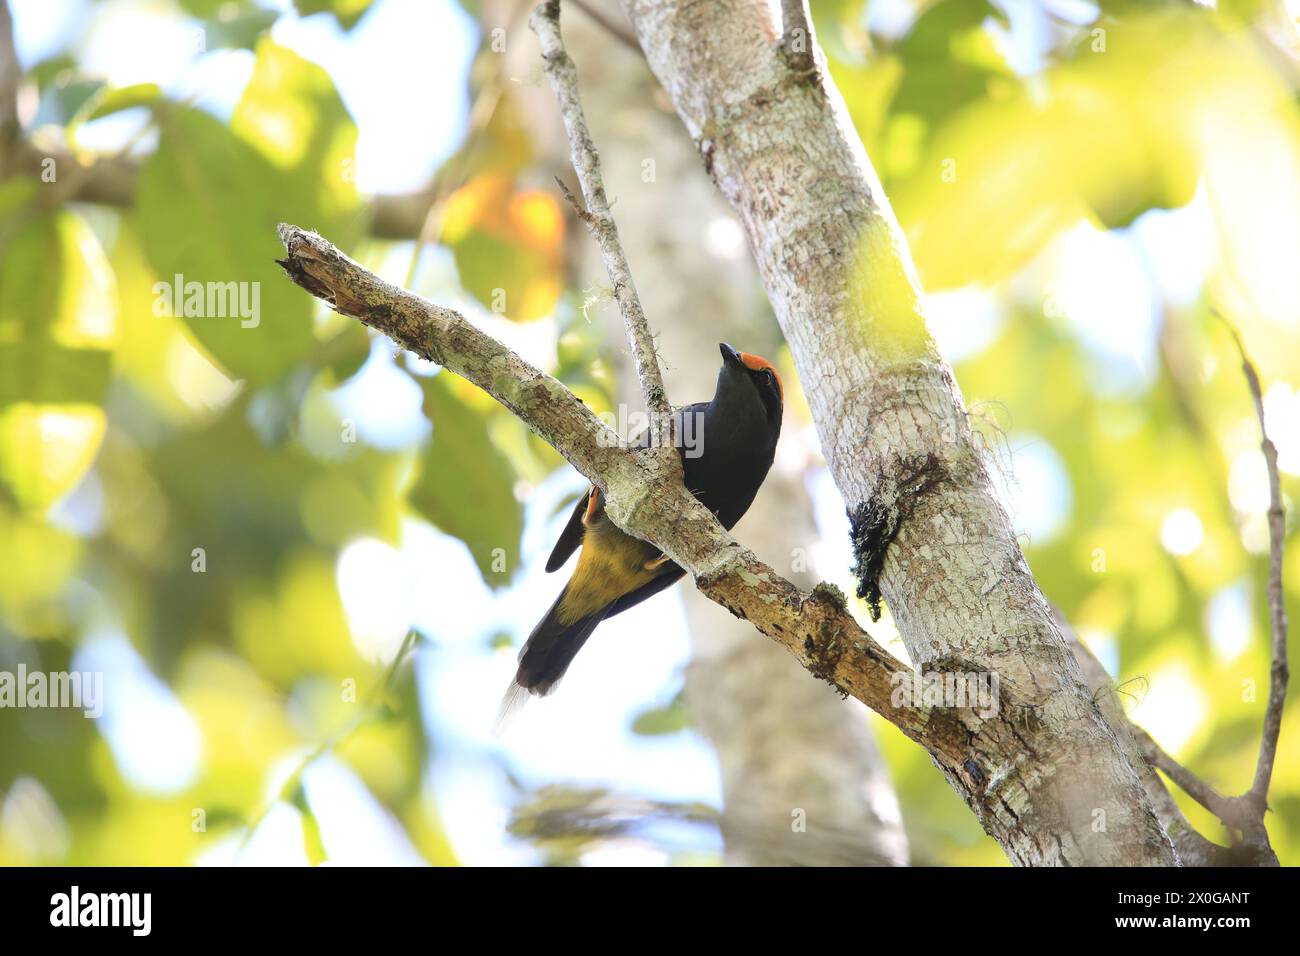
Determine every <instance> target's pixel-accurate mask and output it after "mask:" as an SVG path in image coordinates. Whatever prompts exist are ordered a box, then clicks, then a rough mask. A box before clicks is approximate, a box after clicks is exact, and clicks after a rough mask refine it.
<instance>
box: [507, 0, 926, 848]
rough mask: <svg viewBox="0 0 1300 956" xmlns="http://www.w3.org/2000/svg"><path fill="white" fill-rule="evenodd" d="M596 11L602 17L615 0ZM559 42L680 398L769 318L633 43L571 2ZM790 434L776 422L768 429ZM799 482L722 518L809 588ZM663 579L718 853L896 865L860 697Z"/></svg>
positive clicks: (887, 805) (518, 50)
mask: <svg viewBox="0 0 1300 956" xmlns="http://www.w3.org/2000/svg"><path fill="white" fill-rule="evenodd" d="M610 10H611V14H612V19H614V20H617V19H618V18H619V16H620V15H619V13H618V10H617V8H614V7H611V8H610ZM523 32H524V34H525V37H524V40H525V42H524V43H523V44H522V45H521V46H519V47H515V46H514V45H513V44H511V47H512V48H513V49H514V50H515V53H514V55H513V58H512V61H511V63H510V71H511V73H512V74H516V75H526V74H527V72H528V71H530V70H532V69H533V68H534V64H535V62H536V53H535V50H534V49H533V44H532V43H529V42H526V41H527V40H529V39H531V38H530V37H527V36H526V32H527V31H523ZM565 38H566V42H567V45H568V47H569V49H570V52H571V53H572V55H573V57H574V59H575V61H576V62H577V65H578V69H579V75H580V80H581V85H582V96H583V102H584V105H585V107H586V111H587V114H588V116H589V117H590V122H591V125H592V131H593V134H594V136H595V138H596V141H597V145H598V146H599V147H600V150H601V159H602V166H603V169H604V173H605V181H606V187H607V190H608V192H609V195H610V198H611V201H613V202H616V204H617V205H616V207H615V209H616V214H617V216H618V219H619V225H620V230H621V233H622V239H623V246H624V248H625V250H626V252H627V255H628V259H629V260H630V262H631V263H632V267H633V269H634V271H635V275H636V282H637V287H638V290H639V291H640V293H641V298H642V301H643V303H644V305H645V309H646V314H647V315H648V316H649V318H650V323H651V326H652V327H653V328H654V329H655V331H656V333H657V342H658V345H659V353H660V355H661V356H662V359H663V362H664V379H665V383H666V385H667V387H668V394H669V395H670V396H671V397H672V399H673V400H674V401H675V402H677V403H679V404H684V403H687V402H691V401H696V400H698V399H700V398H702V397H705V396H706V395H707V394H708V392H709V390H711V389H712V386H713V380H714V378H715V377H716V375H717V367H718V359H717V349H716V348H714V347H713V346H714V343H716V342H718V341H731V342H734V343H735V344H736V346H737V347H738V348H741V349H744V350H746V351H752V352H757V353H760V354H765V355H774V354H775V350H776V348H777V347H778V345H779V335H778V330H777V329H776V327H775V323H772V322H771V321H770V319H765V318H764V313H765V312H766V304H765V302H764V300H763V295H762V290H761V287H760V285H759V282H758V276H757V274H756V272H755V270H754V266H753V262H752V260H751V259H750V258H749V256H748V255H747V254H746V250H745V248H744V242H743V238H742V237H740V236H739V235H738V234H737V235H735V237H734V238H735V239H739V244H738V246H736V247H734V248H728V242H729V239H730V238H731V231H729V230H728V228H727V226H728V225H729V224H730V225H731V226H732V231H734V230H736V229H738V227H736V226H735V225H734V219H732V217H731V215H730V213H729V211H728V210H727V209H726V206H725V204H724V203H723V202H722V201H721V199H720V197H718V195H717V192H716V190H714V189H713V186H712V184H711V183H710V182H709V181H708V179H707V178H706V177H704V176H702V175H701V174H700V170H699V161H698V158H697V156H696V153H695V150H694V148H693V147H692V146H691V143H690V140H689V139H688V138H687V137H686V136H685V135H684V133H683V131H682V128H681V124H680V123H679V122H678V121H677V119H676V117H675V116H674V115H673V114H672V113H671V112H669V111H668V110H667V109H666V104H664V103H663V96H662V93H660V92H659V89H658V85H657V83H656V82H655V80H654V78H653V76H651V74H650V73H649V71H648V70H647V69H646V67H645V63H644V60H643V59H642V57H641V56H640V54H639V53H637V52H636V51H634V50H629V49H627V48H625V47H624V46H622V45H621V44H618V43H615V42H612V41H611V38H610V36H609V34H608V32H607V31H606V30H604V29H603V28H601V27H598V26H596V25H595V24H594V23H592V22H591V21H590V20H588V19H587V18H586V17H585V16H584V15H583V14H581V13H579V12H578V11H576V10H573V11H572V12H571V14H570V15H569V16H567V17H566V19H565ZM520 95H521V96H522V97H523V98H524V101H525V103H526V104H527V108H526V110H525V113H526V115H527V116H528V117H530V131H531V132H532V134H533V138H534V139H535V141H537V142H539V143H541V144H543V154H544V155H543V163H542V164H541V165H543V166H546V167H550V168H552V169H553V170H554V171H555V172H557V173H559V174H561V175H571V173H570V170H569V155H568V144H567V142H566V141H565V140H564V139H563V137H562V135H561V134H562V127H561V125H560V123H559V121H558V113H557V110H556V107H555V102H554V98H553V97H552V96H550V93H549V91H548V90H546V89H544V88H541V87H538V88H532V89H521V90H520ZM533 118H535V120H534V119H533ZM647 161H650V164H651V165H647ZM710 236H712V240H711V241H710V238H709V237H710ZM571 252H572V253H573V255H574V257H575V259H576V262H577V265H576V267H575V273H576V275H577V278H578V281H579V283H580V284H581V286H582V287H584V288H586V287H590V288H597V289H598V288H601V287H603V286H605V285H606V284H607V282H608V280H607V279H606V277H605V274H604V267H603V265H602V264H601V261H600V257H599V255H598V254H597V250H596V248H595V246H594V244H593V243H592V241H591V238H590V237H589V236H588V235H587V234H586V232H585V231H584V230H581V229H579V230H576V231H575V232H574V236H573V243H572V245H571ZM609 309H612V305H605V306H603V307H601V308H600V309H599V312H600V313H601V314H604V313H605V312H606V311H608V310H609ZM594 314H596V313H593V315H594ZM606 326H607V329H608V338H609V340H610V343H611V349H612V351H613V352H614V353H615V354H620V355H621V354H624V353H625V352H626V349H627V346H626V341H625V339H624V337H623V334H622V330H621V325H620V323H619V321H618V318H617V316H616V315H615V316H611V318H610V320H609V321H608V322H607V323H606ZM620 381H621V382H623V383H624V386H625V387H624V388H623V390H622V394H621V396H620V397H621V398H622V400H624V401H627V402H629V403H630V404H631V405H632V407H634V408H635V407H639V404H640V397H639V394H640V393H639V389H638V387H637V381H636V375H635V370H634V369H633V368H632V363H631V362H630V361H628V362H626V363H624V368H623V374H622V375H621V376H620ZM787 424H789V423H787ZM797 440H798V439H797V436H794V435H792V434H790V433H789V432H787V435H786V438H785V441H787V442H796V441H797ZM802 478H803V474H802V469H801V467H800V465H799V463H798V462H794V463H791V462H786V463H785V464H784V466H783V464H782V462H780V461H778V463H777V466H776V467H774V468H773V471H772V473H771V474H770V475H769V477H768V480H767V483H766V484H765V485H764V488H763V491H762V492H761V494H760V495H759V497H758V500H757V501H756V502H755V503H754V506H753V507H752V508H751V509H750V513H749V514H748V515H747V516H746V518H745V519H744V521H743V522H742V524H741V525H740V526H739V528H738V529H737V530H738V533H740V534H742V535H744V537H745V539H746V541H747V542H748V543H749V544H750V545H751V546H752V547H753V548H754V549H755V550H756V551H757V552H758V553H759V554H760V555H762V556H764V557H765V558H767V559H768V560H770V561H771V562H772V563H773V565H774V566H776V567H777V568H778V569H780V570H782V571H783V572H785V573H787V575H788V576H791V577H793V578H794V579H795V580H796V582H797V583H801V584H805V585H810V584H811V583H814V582H812V581H807V580H804V581H799V580H798V577H799V576H798V575H792V574H790V573H789V567H788V566H789V565H790V564H791V555H792V554H794V553H796V549H798V553H800V554H803V553H806V552H807V550H808V549H809V546H810V545H811V543H812V542H814V541H815V540H816V538H817V531H816V528H815V526H814V525H813V521H812V514H811V503H810V501H809V499H808V496H807V493H806V492H805V490H804V488H803V484H802ZM805 577H806V575H805ZM679 590H680V591H681V593H682V595H683V599H684V601H685V604H686V611H687V617H688V620H689V623H690V630H691V646H692V652H693V659H692V662H691V665H690V667H689V669H688V671H687V675H686V682H687V687H686V690H687V702H688V706H689V708H690V711H691V715H692V719H693V722H694V724H695V726H696V727H697V728H698V729H699V730H700V732H701V733H703V734H704V735H705V736H706V737H707V738H708V739H709V741H710V742H711V743H712V744H713V746H714V748H715V752H716V754H717V758H718V766H719V771H720V774H721V778H722V786H723V813H722V830H723V835H724V839H725V844H726V858H727V861H728V862H729V863H732V864H736V865H788V864H798V865H841V866H843V865H903V864H905V863H906V862H907V840H906V836H905V834H904V832H903V828H902V821H901V819H900V817H899V810H898V800H897V797H896V795H895V794H894V791H893V786H892V783H891V781H890V778H889V771H888V768H887V766H886V765H885V763H884V759H883V757H882V755H881V754H880V752H879V748H878V747H877V745H876V742H875V738H874V736H873V735H872V732H871V728H870V726H869V723H868V719H867V715H866V712H865V710H864V708H862V707H861V706H859V705H858V703H857V702H856V701H844V700H841V699H840V697H839V695H837V694H836V693H835V692H834V691H833V690H832V689H831V688H829V687H827V686H826V685H825V684H822V683H821V682H818V681H813V680H809V678H808V674H807V673H806V672H805V671H804V670H803V668H801V667H800V666H799V664H798V663H797V662H796V661H794V660H793V659H792V658H791V657H790V655H789V654H788V653H787V652H786V651H784V650H783V649H782V648H781V647H779V646H777V645H776V644H774V643H772V642H771V641H768V640H764V639H763V638H762V636H761V635H758V634H755V633H754V628H753V627H752V626H751V625H750V624H748V623H746V622H744V621H740V620H737V619H736V618H734V617H732V616H730V615H728V614H727V613H726V612H725V611H724V610H723V609H722V608H720V607H718V606H717V605H716V604H714V603H713V602H712V601H710V600H708V599H707V598H705V597H704V596H703V595H701V594H700V593H699V592H698V591H696V590H695V589H694V588H692V587H689V586H686V587H684V588H682V589H679Z"/></svg>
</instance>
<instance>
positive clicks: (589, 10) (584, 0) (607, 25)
mask: <svg viewBox="0 0 1300 956" xmlns="http://www.w3.org/2000/svg"><path fill="white" fill-rule="evenodd" d="M572 3H573V5H574V6H575V7H577V8H578V9H579V10H581V11H582V12H583V13H585V14H586V15H587V16H589V17H591V19H593V20H595V21H596V22H597V23H598V24H600V26H601V27H603V28H604V30H605V32H607V33H608V34H609V35H610V36H612V37H613V38H614V39H616V40H618V41H619V42H620V43H622V44H623V45H624V46H626V47H630V48H631V49H633V50H636V52H637V53H638V54H639V53H640V52H641V44H640V43H638V42H637V39H636V36H635V35H634V34H633V33H632V31H631V30H629V29H628V28H627V27H626V26H620V25H619V24H618V22H617V21H616V20H615V19H614V18H613V17H611V16H610V15H609V14H608V13H606V12H605V11H604V10H602V9H600V8H599V7H597V6H596V5H595V4H594V3H591V2H590V0H572Z"/></svg>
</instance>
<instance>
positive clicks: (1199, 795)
mask: <svg viewBox="0 0 1300 956" xmlns="http://www.w3.org/2000/svg"><path fill="white" fill-rule="evenodd" d="M1132 730H1133V737H1134V739H1135V740H1136V741H1137V743H1138V746H1139V747H1141V748H1142V752H1143V753H1144V754H1146V758H1147V761H1148V762H1149V763H1150V764H1151V766H1153V767H1155V768H1156V769H1157V770H1159V771H1161V772H1162V773H1163V774H1164V775H1165V776H1166V777H1168V778H1169V779H1170V780H1172V781H1173V782H1174V783H1176V784H1178V786H1179V787H1180V788H1181V789H1182V791H1183V792H1184V793H1186V794H1187V795H1188V796H1189V797H1191V798H1192V799H1193V800H1195V801H1196V802H1197V803H1199V804H1200V805H1201V806H1203V807H1205V809H1207V810H1209V811H1210V812H1211V813H1213V814H1214V815H1215V816H1216V817H1218V818H1219V819H1220V820H1222V821H1223V822H1224V823H1226V824H1228V825H1229V826H1232V827H1237V828H1240V826H1239V813H1238V810H1237V807H1236V805H1235V804H1234V803H1233V800H1232V798H1231V797H1228V796H1225V795H1224V794H1222V793H1219V791H1217V790H1215V789H1214V787H1212V786H1210V785H1209V784H1208V783H1206V782H1205V781H1204V780H1202V779H1201V778H1200V777H1198V776H1197V775H1196V774H1195V773H1193V772H1192V771H1190V770H1188V769H1187V768H1186V767H1184V766H1183V765H1182V764H1180V763H1179V762H1178V761H1177V760H1175V759H1174V758H1173V757H1171V756H1169V754H1168V753H1166V752H1165V750H1164V748H1162V747H1161V746H1160V745H1159V744H1158V743H1156V742H1155V740H1154V739H1152V737H1151V735H1150V734H1149V733H1147V732H1146V731H1145V730H1143V729H1142V728H1141V727H1138V726H1137V725H1134V726H1133V728H1132Z"/></svg>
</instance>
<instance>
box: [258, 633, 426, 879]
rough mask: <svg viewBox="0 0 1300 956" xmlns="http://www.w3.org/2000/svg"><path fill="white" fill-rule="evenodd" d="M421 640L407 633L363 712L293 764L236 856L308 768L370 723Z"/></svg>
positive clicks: (287, 797)
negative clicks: (400, 669)
mask: <svg viewBox="0 0 1300 956" xmlns="http://www.w3.org/2000/svg"><path fill="white" fill-rule="evenodd" d="M419 639H420V635H419V632H418V631H416V630H415V628H411V630H409V631H407V632H406V637H404V638H403V639H402V646H401V647H399V648H398V649H397V653H396V654H395V655H393V660H392V662H391V663H390V664H389V665H388V668H387V669H386V670H385V671H384V679H383V680H382V681H380V682H379V683H378V684H376V685H375V688H374V689H373V690H372V691H371V692H370V695H369V696H368V697H367V698H366V701H365V704H364V705H363V706H362V710H361V712H360V713H358V714H356V715H355V716H354V717H353V718H352V719H351V720H349V721H347V722H346V723H345V724H343V726H342V727H340V728H339V729H338V730H336V731H334V733H332V734H330V735H329V736H328V737H326V738H325V739H324V740H322V741H321V742H320V743H318V744H317V745H316V746H315V747H313V748H312V749H311V750H309V751H308V752H307V753H306V754H304V755H303V757H302V759H301V760H299V761H298V763H297V765H296V766H295V767H294V769H293V772H292V773H290V774H289V776H288V777H287V778H285V782H284V784H283V785H282V786H281V787H280V789H279V791H278V792H277V793H276V796H275V799H274V800H271V801H269V802H268V803H267V804H266V805H265V806H264V807H262V809H261V810H260V811H259V812H258V814H257V816H255V817H254V818H253V819H252V820H250V821H249V824H248V827H247V828H246V829H245V830H244V836H243V838H242V839H241V840H240V841H239V848H238V849H237V850H236V855H238V854H240V853H243V852H244V849H245V848H246V847H247V846H248V844H249V842H250V841H251V840H252V839H253V834H254V833H256V832H257V828H258V827H260V826H261V825H262V822H263V821H264V820H265V819H266V818H267V815H268V814H270V812H271V808H272V807H274V806H275V805H276V804H277V803H279V802H281V801H284V800H289V799H291V797H292V795H293V792H294V791H295V790H297V789H298V787H299V786H300V783H301V780H302V775H303V774H304V773H306V772H307V768H308V767H310V766H311V765H312V764H313V763H315V762H316V761H317V760H319V759H320V758H321V757H323V756H324V755H325V754H326V753H328V752H329V751H331V750H333V749H334V748H335V747H337V746H338V745H339V744H341V743H342V742H343V741H345V740H347V739H348V738H349V737H351V736H352V735H353V734H354V733H356V732H357V730H358V729H359V728H361V727H362V726H364V725H365V724H367V723H369V722H370V721H371V720H373V719H374V718H375V717H376V716H377V715H378V714H379V705H380V704H381V703H383V699H384V698H385V697H387V696H388V692H389V691H390V690H391V689H392V686H393V679H394V678H395V677H396V676H397V671H398V669H399V668H400V667H401V666H402V662H403V661H404V660H406V656H407V655H408V654H410V653H411V649H412V648H414V647H415V645H416V643H417V642H418V641H419Z"/></svg>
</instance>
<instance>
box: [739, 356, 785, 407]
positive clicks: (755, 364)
mask: <svg viewBox="0 0 1300 956" xmlns="http://www.w3.org/2000/svg"><path fill="white" fill-rule="evenodd" d="M740 361H741V362H742V363H744V366H745V368H748V369H753V370H754V371H755V372H761V371H763V369H767V370H768V371H770V372H771V373H772V377H773V378H774V379H776V390H777V392H778V393H779V394H780V396H781V404H783V405H784V404H785V386H784V385H782V384H781V376H780V375H778V374H776V366H774V365H773V364H772V363H771V362H769V361H768V360H767V359H765V358H763V356H761V355H755V354H753V353H752V352H741V353H740Z"/></svg>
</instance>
